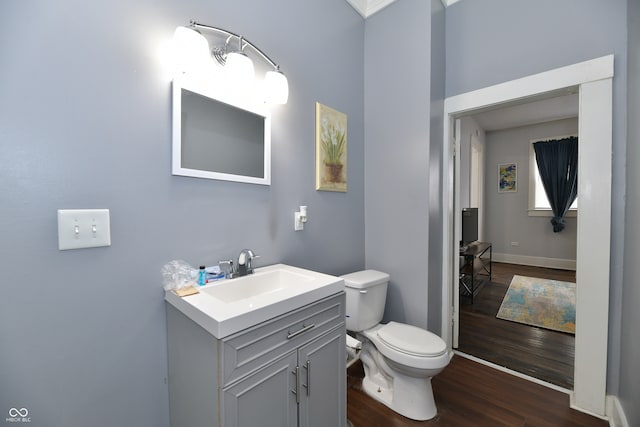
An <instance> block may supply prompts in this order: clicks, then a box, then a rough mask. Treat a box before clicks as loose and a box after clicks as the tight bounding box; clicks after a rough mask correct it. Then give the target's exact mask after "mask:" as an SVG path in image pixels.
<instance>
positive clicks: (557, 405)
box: [347, 355, 609, 427]
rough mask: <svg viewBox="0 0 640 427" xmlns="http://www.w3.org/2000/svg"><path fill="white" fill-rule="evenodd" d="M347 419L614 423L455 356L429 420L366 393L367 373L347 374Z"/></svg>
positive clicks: (509, 424)
mask: <svg viewBox="0 0 640 427" xmlns="http://www.w3.org/2000/svg"><path fill="white" fill-rule="evenodd" d="M347 374H348V375H347V416H348V418H349V420H350V421H351V422H352V423H353V425H354V427H401V426H407V427H412V426H448V427H501V426H504V427H515V426H531V427H533V426H545V427H552V426H554V427H555V426H565V427H605V426H608V425H609V423H608V422H606V421H604V420H601V419H598V418H595V417H592V416H589V415H586V414H583V413H581V412H578V411H576V410H573V409H571V408H569V395H567V394H565V393H562V392H559V391H556V390H552V389H550V388H547V387H545V386H542V385H539V384H536V383H533V382H531V381H527V380H525V379H522V378H519V377H516V376H514V375H511V374H508V373H505V372H502V371H499V370H496V369H493V368H491V367H488V366H485V365H481V364H479V363H476V362H474V361H471V360H469V359H466V358H464V357H462V356H457V355H456V356H454V357H453V359H452V360H451V363H450V364H449V366H447V368H446V369H445V370H444V371H443V372H442V373H440V375H437V376H436V377H434V378H433V380H432V384H433V394H434V397H435V400H436V406H437V407H438V415H436V417H435V418H433V419H432V420H429V421H422V422H420V421H413V420H410V419H408V418H405V417H403V416H401V415H399V414H396V413H395V412H393V411H391V410H390V409H389V408H387V407H386V406H384V405H383V404H382V403H379V402H377V401H376V400H374V399H372V398H371V397H369V396H367V395H366V394H365V392H364V391H362V389H361V383H362V377H363V376H364V371H363V369H362V365H361V364H360V363H355V364H354V365H353V366H351V367H350V368H349V369H348V371H347Z"/></svg>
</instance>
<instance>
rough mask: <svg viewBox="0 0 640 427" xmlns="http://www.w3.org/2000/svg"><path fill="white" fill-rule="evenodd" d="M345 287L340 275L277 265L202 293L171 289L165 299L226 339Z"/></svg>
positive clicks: (213, 284)
mask: <svg viewBox="0 0 640 427" xmlns="http://www.w3.org/2000/svg"><path fill="white" fill-rule="evenodd" d="M343 289H344V281H343V280H342V279H341V278H339V277H335V276H330V275H328V274H323V273H317V272H315V271H311V270H305V269H302V268H297V267H292V266H289V265H285V264H275V265H271V266H268V267H262V268H258V269H256V270H255V272H254V274H251V275H248V276H243V277H239V278H236V279H225V280H221V281H219V282H214V283H212V284H209V285H206V286H202V287H199V290H200V293H199V294H195V295H190V296H187V297H183V298H181V297H179V296H177V295H176V294H175V293H173V292H171V291H167V292H166V293H165V300H166V301H167V302H169V303H170V304H171V305H173V306H174V307H175V308H177V309H178V310H180V311H181V312H182V313H184V314H185V315H186V316H188V317H189V318H191V319H192V320H193V321H194V322H196V323H198V324H199V325H200V326H202V327H203V328H204V329H206V330H207V331H208V332H209V333H211V334H212V335H213V336H215V337H216V338H224V337H226V336H228V335H231V334H234V333H236V332H239V331H241V330H243V329H245V328H249V327H251V326H254V325H257V324H259V323H262V322H264V321H266V320H269V319H271V318H273V317H276V316H279V315H281V314H284V313H286V312H288V311H291V310H294V309H296V308H299V307H302V306H304V305H306V304H310V303H312V302H314V301H317V300H319V299H322V298H325V297H328V296H330V295H333V294H335V293H338V292H340V291H342V290H343Z"/></svg>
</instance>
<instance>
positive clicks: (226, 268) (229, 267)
mask: <svg viewBox="0 0 640 427" xmlns="http://www.w3.org/2000/svg"><path fill="white" fill-rule="evenodd" d="M218 265H219V266H220V268H221V269H222V271H223V272H224V277H225V278H226V279H228V278H230V277H231V275H232V274H233V260H231V259H227V260H223V261H218Z"/></svg>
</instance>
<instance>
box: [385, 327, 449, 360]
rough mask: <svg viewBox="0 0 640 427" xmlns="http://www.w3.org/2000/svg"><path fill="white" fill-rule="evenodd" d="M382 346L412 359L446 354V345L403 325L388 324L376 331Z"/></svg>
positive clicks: (422, 331) (424, 333)
mask: <svg viewBox="0 0 640 427" xmlns="http://www.w3.org/2000/svg"><path fill="white" fill-rule="evenodd" d="M377 336H378V338H379V339H380V341H381V342H382V344H384V345H386V346H388V347H390V348H391V349H393V350H395V351H397V352H400V353H403V354H407V355H410V356H414V357H438V356H441V355H443V354H445V353H446V351H447V345H446V343H445V342H444V341H443V340H442V338H440V337H439V336H437V335H436V334H433V333H431V332H429V331H427V330H424V329H422V328H418V327H416V326H411V325H407V324H404V323H397V322H389V323H387V324H386V325H384V326H382V327H381V328H380V329H378V330H377Z"/></svg>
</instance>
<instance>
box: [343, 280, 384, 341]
mask: <svg viewBox="0 0 640 427" xmlns="http://www.w3.org/2000/svg"><path fill="white" fill-rule="evenodd" d="M341 277H342V278H343V279H344V284H345V293H346V299H347V302H346V308H347V319H346V323H347V330H348V331H353V332H360V331H364V330H366V329H369V328H371V327H373V326H375V325H377V324H378V323H380V321H381V320H382V315H383V314H384V304H385V302H386V299H387V285H388V284H389V275H388V274H387V273H383V272H381V271H376V270H363V271H357V272H355V273H350V274H345V275H344V276H341Z"/></svg>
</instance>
